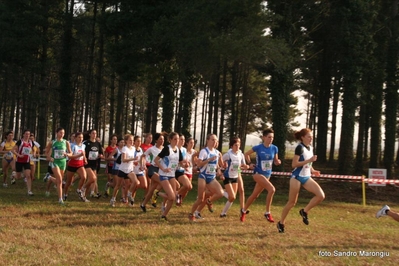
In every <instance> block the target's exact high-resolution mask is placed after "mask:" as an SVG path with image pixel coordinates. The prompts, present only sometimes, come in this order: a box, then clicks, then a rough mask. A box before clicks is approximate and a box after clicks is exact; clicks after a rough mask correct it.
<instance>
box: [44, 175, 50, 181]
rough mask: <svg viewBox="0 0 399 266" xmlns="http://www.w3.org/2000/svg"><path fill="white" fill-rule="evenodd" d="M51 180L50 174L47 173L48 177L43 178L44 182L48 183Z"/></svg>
mask: <svg viewBox="0 0 399 266" xmlns="http://www.w3.org/2000/svg"><path fill="white" fill-rule="evenodd" d="M49 178H50V173H46V175H45V176H44V177H43V182H44V183H46V182H47V181H48V180H49Z"/></svg>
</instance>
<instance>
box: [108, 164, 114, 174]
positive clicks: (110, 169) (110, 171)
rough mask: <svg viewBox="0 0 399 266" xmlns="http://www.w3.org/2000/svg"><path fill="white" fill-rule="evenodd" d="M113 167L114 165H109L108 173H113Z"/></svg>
mask: <svg viewBox="0 0 399 266" xmlns="http://www.w3.org/2000/svg"><path fill="white" fill-rule="evenodd" d="M112 167H113V165H108V166H107V174H112Z"/></svg>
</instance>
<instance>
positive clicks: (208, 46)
mask: <svg viewBox="0 0 399 266" xmlns="http://www.w3.org/2000/svg"><path fill="white" fill-rule="evenodd" d="M398 5H399V4H398V0H390V1H383V0H375V1H373V0H351V1H340V0H337V1H328V0H326V1H305V0H296V1H295V0H292V1H280V0H271V1H258V0H217V1H216V0H163V1H158V0H122V1H113V0H108V1H107V0H98V1H70V0H29V1H28V0H0V91H1V93H0V130H1V132H5V131H7V130H14V131H15V133H16V136H20V134H21V131H22V130H23V129H25V128H29V129H30V130H31V131H32V132H34V133H35V134H36V136H37V140H38V142H39V143H46V141H47V140H48V139H49V138H51V136H53V135H54V131H55V129H56V128H57V127H59V126H62V127H64V128H65V129H66V132H67V134H69V133H71V132H74V131H86V130H88V129H91V128H95V129H97V130H98V131H99V133H100V136H102V139H104V137H105V136H106V135H109V134H112V133H117V134H120V135H122V134H123V133H127V132H131V133H133V134H136V133H137V132H141V133H142V132H152V133H155V132H156V131H157V125H158V124H161V130H162V131H166V132H170V131H177V132H182V133H183V134H184V135H186V136H192V135H195V136H198V135H199V136H200V138H199V143H200V144H203V143H204V139H205V137H206V135H207V134H208V133H216V134H217V135H218V136H219V138H221V139H223V140H228V138H229V137H230V136H233V135H238V136H240V137H241V138H242V141H243V143H245V141H246V136H247V134H249V133H254V132H257V133H260V132H261V130H262V129H264V128H265V127H272V128H273V129H274V130H275V140H274V143H275V144H276V145H277V146H278V147H279V157H280V158H281V159H282V160H284V159H285V157H286V141H287V140H288V141H293V134H292V131H293V129H294V128H295V127H298V126H301V127H309V128H311V129H312V130H313V131H314V137H315V138H314V147H315V153H316V154H317V155H318V162H320V163H324V164H326V165H329V164H330V165H332V164H334V165H336V169H337V173H338V174H352V173H364V172H365V170H366V169H367V168H386V169H387V171H388V176H389V177H395V152H396V161H398V160H399V159H398V157H399V156H398V155H399V149H398V150H397V151H395V144H396V142H397V138H398V130H397V128H398V126H397V124H398V119H397V117H398V53H399V16H398ZM298 90H301V91H302V92H303V93H304V94H305V95H306V100H307V102H308V106H307V109H306V113H305V117H306V122H305V124H301V125H299V124H298V123H297V122H295V118H296V117H298V116H299V115H301V112H300V110H299V109H298V98H297V97H296V96H295V95H296V94H295V93H296V92H297V91H298ZM338 106H342V110H338ZM339 111H340V112H339ZM338 113H341V114H342V117H341V119H340V120H341V123H340V125H338V123H337V118H338V117H337V116H338ZM198 117H200V119H198ZM355 127H356V128H357V129H358V130H357V131H355ZM355 132H358V133H357V135H355ZM382 132H383V133H382ZM336 138H337V139H339V143H336V141H335V139H336ZM354 140H358V141H357V146H354ZM327 143H329V146H328V145H327ZM220 145H222V142H220ZM243 146H244V145H243ZM382 147H383V148H382ZM335 150H338V151H339V152H338V156H336V155H334V151H335Z"/></svg>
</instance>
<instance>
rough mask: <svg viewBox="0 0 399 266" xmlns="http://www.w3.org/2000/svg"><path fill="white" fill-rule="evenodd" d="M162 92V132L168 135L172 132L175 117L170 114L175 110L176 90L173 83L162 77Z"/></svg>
mask: <svg viewBox="0 0 399 266" xmlns="http://www.w3.org/2000/svg"><path fill="white" fill-rule="evenodd" d="M160 85H161V92H162V94H163V99H162V131H166V132H168V133H170V132H172V126H173V117H174V115H173V114H171V113H170V110H173V109H174V106H175V104H174V101H175V96H174V89H173V85H172V82H171V81H170V80H169V79H168V78H167V77H166V76H163V77H162V81H161V84H160Z"/></svg>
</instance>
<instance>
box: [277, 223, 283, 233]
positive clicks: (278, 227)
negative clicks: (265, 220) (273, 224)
mask: <svg viewBox="0 0 399 266" xmlns="http://www.w3.org/2000/svg"><path fill="white" fill-rule="evenodd" d="M277 229H278V232H279V233H284V225H283V224H282V223H280V221H279V222H278V223H277Z"/></svg>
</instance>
